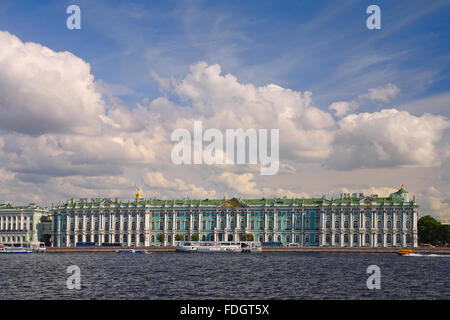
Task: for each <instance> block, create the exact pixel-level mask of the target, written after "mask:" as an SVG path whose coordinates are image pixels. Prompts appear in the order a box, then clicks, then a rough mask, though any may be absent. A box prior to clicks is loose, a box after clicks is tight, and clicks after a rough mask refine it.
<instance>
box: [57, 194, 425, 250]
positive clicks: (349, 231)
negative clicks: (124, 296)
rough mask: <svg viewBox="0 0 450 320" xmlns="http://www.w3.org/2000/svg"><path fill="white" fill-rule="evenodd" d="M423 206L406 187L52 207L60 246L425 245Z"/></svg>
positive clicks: (93, 202) (89, 202) (70, 202)
mask: <svg viewBox="0 0 450 320" xmlns="http://www.w3.org/2000/svg"><path fill="white" fill-rule="evenodd" d="M417 210H418V205H417V204H416V203H415V199H410V196H409V194H408V192H407V191H405V190H404V189H403V186H402V187H401V188H400V189H399V190H398V191H397V192H395V193H393V194H391V195H390V196H389V197H386V198H381V197H378V196H377V195H371V196H364V195H363V194H362V193H360V194H356V193H354V194H352V195H350V194H342V195H341V197H340V198H339V199H326V198H325V197H322V198H310V199H288V198H286V197H285V198H281V199H280V198H278V199H253V200H243V199H236V198H233V199H230V200H226V199H223V200H209V199H205V200H187V199H185V200H158V199H143V198H142V195H141V193H140V191H138V192H137V194H136V198H135V199H134V200H133V201H126V202H122V201H119V200H118V199H115V200H112V199H99V198H97V199H91V200H87V199H80V200H73V199H71V200H68V201H67V202H65V203H60V204H58V205H57V206H55V207H54V208H53V209H52V213H53V217H54V218H53V223H54V226H53V228H54V235H53V244H54V245H55V246H75V245H76V244H77V243H79V242H95V243H96V244H97V245H101V244H103V243H122V244H123V245H130V246H149V245H158V244H159V242H158V240H157V239H158V235H159V234H163V235H164V243H163V244H164V245H174V244H175V239H176V237H177V235H178V237H181V238H182V239H184V240H190V239H191V237H192V235H194V234H198V235H199V239H200V240H203V241H205V240H212V241H213V240H215V241H239V240H240V239H241V238H242V236H243V235H244V234H245V233H252V234H253V235H254V238H255V240H256V241H261V242H262V241H278V242H281V243H282V244H288V243H297V244H299V245H300V246H333V247H368V246H370V247H393V246H401V247H407V246H414V247H415V246H417V215H418V211H417Z"/></svg>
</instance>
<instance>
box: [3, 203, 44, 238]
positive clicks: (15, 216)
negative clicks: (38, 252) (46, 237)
mask: <svg viewBox="0 0 450 320" xmlns="http://www.w3.org/2000/svg"><path fill="white" fill-rule="evenodd" d="M48 215H49V211H48V210H47V209H45V208H41V207H39V206H37V205H36V204H34V203H31V204H29V205H27V206H14V205H12V204H10V203H4V204H0V243H2V244H19V243H20V244H22V243H32V244H36V243H38V242H39V240H40V238H41V235H40V229H41V219H42V218H43V217H47V216H48Z"/></svg>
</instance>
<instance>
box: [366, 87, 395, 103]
mask: <svg viewBox="0 0 450 320" xmlns="http://www.w3.org/2000/svg"><path fill="white" fill-rule="evenodd" d="M399 93H400V89H399V88H398V87H397V86H396V85H394V84H392V83H388V84H387V85H385V86H383V87H378V88H371V89H369V92H368V93H365V94H362V95H360V96H359V98H360V99H369V100H374V101H382V102H389V101H390V100H391V99H392V98H394V97H395V96H397V95H398V94H399Z"/></svg>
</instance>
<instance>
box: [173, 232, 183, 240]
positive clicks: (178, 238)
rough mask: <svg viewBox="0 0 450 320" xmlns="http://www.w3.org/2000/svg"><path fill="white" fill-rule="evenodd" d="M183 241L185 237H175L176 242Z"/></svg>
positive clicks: (178, 235) (177, 235)
mask: <svg viewBox="0 0 450 320" xmlns="http://www.w3.org/2000/svg"><path fill="white" fill-rule="evenodd" d="M183 240H184V237H183V236H182V235H181V234H179V233H177V234H176V235H175V241H183Z"/></svg>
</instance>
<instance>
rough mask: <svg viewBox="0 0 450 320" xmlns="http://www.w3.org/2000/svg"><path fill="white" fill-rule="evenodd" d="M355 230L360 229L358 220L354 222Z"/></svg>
mask: <svg viewBox="0 0 450 320" xmlns="http://www.w3.org/2000/svg"><path fill="white" fill-rule="evenodd" d="M353 228H355V229H356V228H358V220H355V221H353Z"/></svg>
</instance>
